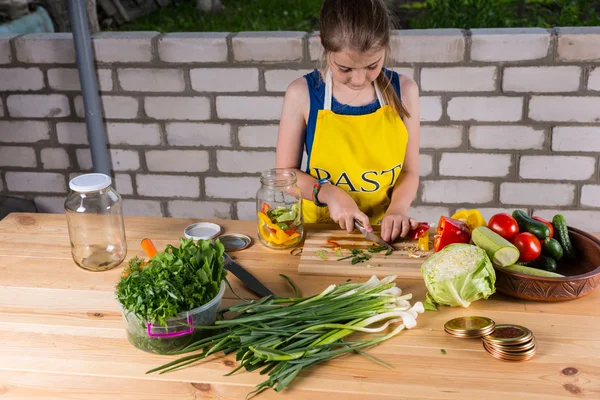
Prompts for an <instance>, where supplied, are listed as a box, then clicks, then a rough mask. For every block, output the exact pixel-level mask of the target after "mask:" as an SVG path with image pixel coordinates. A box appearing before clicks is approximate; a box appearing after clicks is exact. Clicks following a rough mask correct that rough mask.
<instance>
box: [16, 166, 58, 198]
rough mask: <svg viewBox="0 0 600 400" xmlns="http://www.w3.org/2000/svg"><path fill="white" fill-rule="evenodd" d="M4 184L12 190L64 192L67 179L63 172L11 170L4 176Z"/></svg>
mask: <svg viewBox="0 0 600 400" xmlns="http://www.w3.org/2000/svg"><path fill="white" fill-rule="evenodd" d="M4 178H5V179H6V186H7V189H8V190H9V191H12V192H37V193H65V192H66V190H67V180H66V179H65V176H64V175H63V174H59V173H54V172H13V171H8V172H6V175H5V176H4Z"/></svg>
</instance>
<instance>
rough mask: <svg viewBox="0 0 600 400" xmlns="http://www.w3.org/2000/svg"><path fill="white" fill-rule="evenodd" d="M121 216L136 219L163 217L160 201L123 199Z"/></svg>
mask: <svg viewBox="0 0 600 400" xmlns="http://www.w3.org/2000/svg"><path fill="white" fill-rule="evenodd" d="M123 215H125V216H138V217H164V215H163V212H162V209H161V207H160V201H154V200H135V199H123Z"/></svg>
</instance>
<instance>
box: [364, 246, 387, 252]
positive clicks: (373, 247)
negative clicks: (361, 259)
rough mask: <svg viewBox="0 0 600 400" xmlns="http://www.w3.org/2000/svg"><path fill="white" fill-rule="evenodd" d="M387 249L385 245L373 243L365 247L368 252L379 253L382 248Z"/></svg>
mask: <svg viewBox="0 0 600 400" xmlns="http://www.w3.org/2000/svg"><path fill="white" fill-rule="evenodd" d="M385 249H387V247H385V246H375V245H374V244H373V245H371V246H369V247H367V251H368V252H369V253H381V252H382V251H383V250H385Z"/></svg>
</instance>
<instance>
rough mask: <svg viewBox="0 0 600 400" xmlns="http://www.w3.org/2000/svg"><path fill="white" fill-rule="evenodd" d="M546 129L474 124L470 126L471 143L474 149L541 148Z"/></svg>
mask: <svg viewBox="0 0 600 400" xmlns="http://www.w3.org/2000/svg"><path fill="white" fill-rule="evenodd" d="M544 138H545V134H544V131H543V130H541V129H535V128H532V127H530V126H519V125H492V126H482V125H474V126H471V127H470V128H469V145H470V146H471V147H472V148H474V149H494V150H529V149H531V150H540V149H542V148H543V147H544Z"/></svg>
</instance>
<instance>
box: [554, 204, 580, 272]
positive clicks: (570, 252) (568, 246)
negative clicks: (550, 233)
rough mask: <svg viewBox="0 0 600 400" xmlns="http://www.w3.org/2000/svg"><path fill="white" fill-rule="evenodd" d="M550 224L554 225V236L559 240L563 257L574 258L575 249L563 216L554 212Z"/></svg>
mask: <svg viewBox="0 0 600 400" xmlns="http://www.w3.org/2000/svg"><path fill="white" fill-rule="evenodd" d="M552 226H553V227H554V236H555V237H556V239H557V240H558V241H559V242H560V245H561V246H562V248H563V252H564V255H565V258H566V259H568V260H571V261H573V260H575V258H576V257H575V249H574V248H573V244H572V243H571V238H570V237H569V229H568V228H567V223H566V221H565V217H564V216H562V215H561V214H556V215H555V216H554V218H552Z"/></svg>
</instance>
